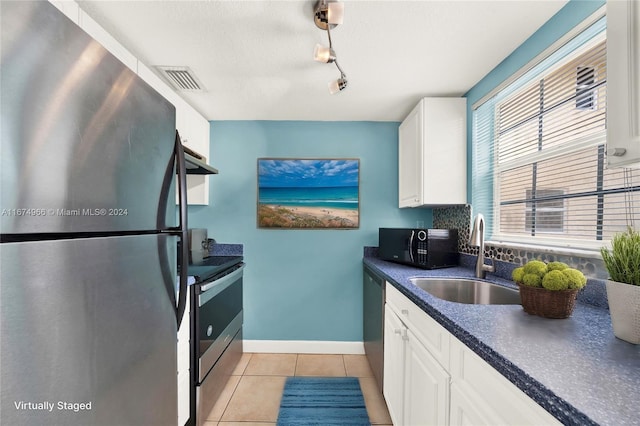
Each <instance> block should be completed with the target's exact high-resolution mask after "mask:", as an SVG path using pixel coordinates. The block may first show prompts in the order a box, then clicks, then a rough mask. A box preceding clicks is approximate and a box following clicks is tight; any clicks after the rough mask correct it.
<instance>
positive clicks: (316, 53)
mask: <svg viewBox="0 0 640 426" xmlns="http://www.w3.org/2000/svg"><path fill="white" fill-rule="evenodd" d="M343 18H344V3H341V2H337V1H330V0H319V1H318V2H317V3H316V6H315V13H314V22H315V23H316V26H317V27H318V28H320V29H321V30H325V31H326V32H327V37H328V38H329V47H326V46H322V45H321V44H316V47H315V49H314V50H313V59H315V60H316V61H318V62H323V63H325V64H331V63H333V64H335V65H336V68H338V71H340V77H339V78H338V79H337V80H334V81H332V82H331V83H329V93H331V94H332V95H333V94H334V93H338V92H341V91H342V90H344V89H345V88H346V87H347V76H346V74H345V73H344V71H342V68H340V65H339V64H338V58H337V57H336V52H335V50H333V43H332V41H331V30H332V29H333V28H335V27H336V26H337V25H339V24H342V20H343Z"/></svg>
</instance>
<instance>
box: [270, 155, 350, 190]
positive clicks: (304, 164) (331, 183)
mask: <svg viewBox="0 0 640 426" xmlns="http://www.w3.org/2000/svg"><path fill="white" fill-rule="evenodd" d="M258 185H259V186H260V187H261V188H295V187H305V188H309V187H337V186H358V160H276V159H273V160H271V159H259V160H258Z"/></svg>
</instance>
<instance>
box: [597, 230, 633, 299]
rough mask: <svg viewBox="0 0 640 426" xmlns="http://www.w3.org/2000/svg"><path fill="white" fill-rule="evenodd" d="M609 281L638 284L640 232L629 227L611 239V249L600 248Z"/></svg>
mask: <svg viewBox="0 0 640 426" xmlns="http://www.w3.org/2000/svg"><path fill="white" fill-rule="evenodd" d="M600 254H602V260H603V261H604V265H605V267H606V268H607V271H608V272H609V277H610V278H611V281H617V282H619V283H625V284H631V285H639V286H640V232H637V231H635V230H634V229H633V228H631V227H629V228H628V229H627V231H626V232H620V233H617V234H615V235H614V236H613V238H612V239H611V250H609V249H608V248H606V247H602V248H601V249H600Z"/></svg>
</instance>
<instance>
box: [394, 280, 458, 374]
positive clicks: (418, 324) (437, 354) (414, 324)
mask: <svg viewBox="0 0 640 426" xmlns="http://www.w3.org/2000/svg"><path fill="white" fill-rule="evenodd" d="M386 302H387V303H388V304H389V306H390V308H391V309H393V310H394V311H395V312H396V314H397V315H398V317H399V318H400V320H401V321H402V322H404V323H405V324H406V325H407V326H408V328H410V329H411V331H412V332H413V333H414V334H415V335H416V336H417V338H418V339H419V340H420V341H421V342H422V344H423V345H424V346H425V347H426V348H427V349H428V350H429V352H430V353H431V355H433V357H434V358H435V359H436V360H437V361H438V362H439V363H440V365H442V366H443V367H444V368H445V369H448V368H449V336H450V334H449V332H448V331H447V330H446V329H445V328H444V327H442V326H441V325H440V324H438V323H437V322H436V321H435V320H434V319H433V318H431V317H430V316H429V315H428V314H427V313H425V312H424V311H422V310H421V309H420V308H419V307H418V306H417V305H416V304H415V303H413V302H412V301H411V300H409V299H408V298H407V297H406V296H405V295H403V294H402V293H400V291H399V290H398V289H396V288H395V287H394V286H393V285H392V284H391V283H388V282H387V286H386Z"/></svg>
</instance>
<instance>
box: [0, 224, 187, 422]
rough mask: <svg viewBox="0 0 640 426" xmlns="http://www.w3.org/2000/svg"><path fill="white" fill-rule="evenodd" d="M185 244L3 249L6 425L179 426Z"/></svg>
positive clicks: (143, 239) (149, 240)
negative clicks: (178, 301) (179, 253)
mask: <svg viewBox="0 0 640 426" xmlns="http://www.w3.org/2000/svg"><path fill="white" fill-rule="evenodd" d="M176 241H177V237H174V236H167V235H144V236H124V237H109V238H92V239H74V240H58V241H43V242H24V243H7V244H2V245H1V246H0V249H1V250H2V256H1V264H0V266H1V272H0V281H1V282H2V285H1V286H0V301H1V302H0V303H1V310H0V315H1V318H0V319H1V321H0V327H1V328H0V331H1V335H0V341H1V346H2V357H1V359H0V374H1V383H2V397H1V399H2V406H1V407H0V424H3V425H5V424H6V425H13V426H19V425H45V424H47V425H54V424H55V425H91V426H94V425H109V426H112V425H122V426H126V425H132V426H133V425H135V426H137V425H171V426H175V424H176V421H177V420H176V419H177V385H176V362H177V355H176V333H177V330H176V320H175V279H176V273H177V271H176V262H175V258H176ZM76 410H77V411H76Z"/></svg>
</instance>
